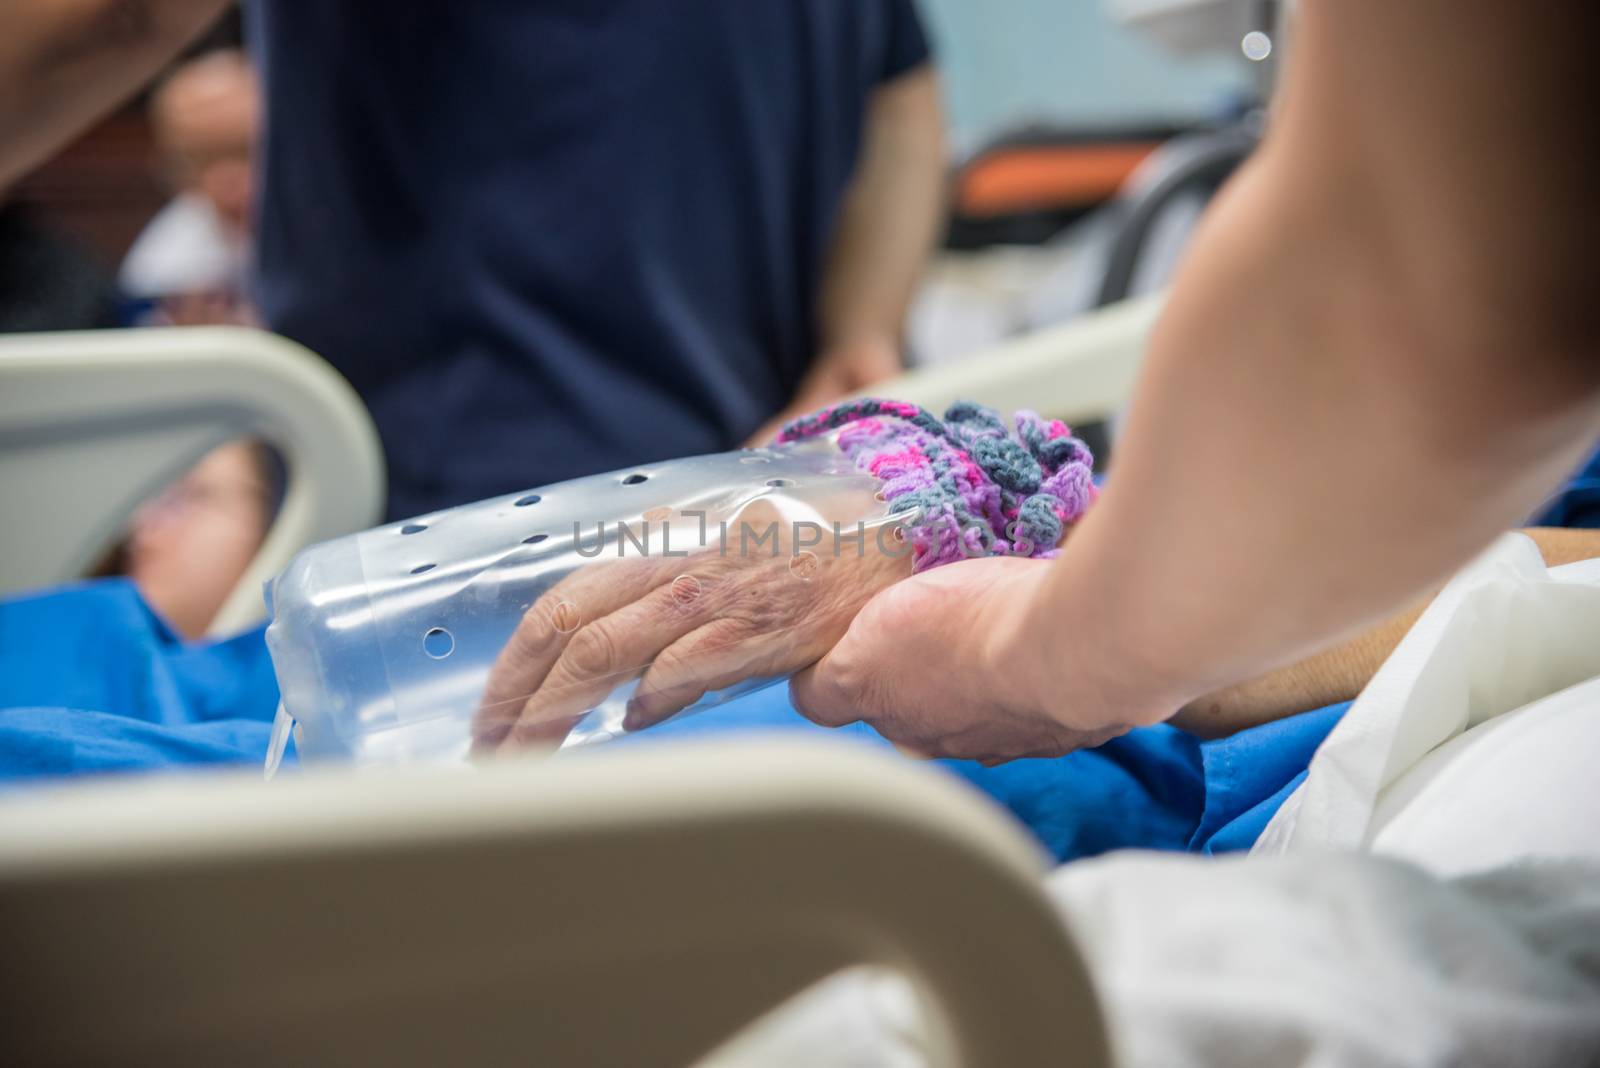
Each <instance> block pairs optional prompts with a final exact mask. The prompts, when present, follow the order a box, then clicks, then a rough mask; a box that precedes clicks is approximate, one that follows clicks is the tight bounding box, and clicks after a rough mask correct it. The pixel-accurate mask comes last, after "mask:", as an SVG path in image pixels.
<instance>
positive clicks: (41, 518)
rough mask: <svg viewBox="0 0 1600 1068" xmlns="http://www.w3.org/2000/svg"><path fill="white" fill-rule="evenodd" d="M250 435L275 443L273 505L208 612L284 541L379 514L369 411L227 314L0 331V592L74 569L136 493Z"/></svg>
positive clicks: (46, 581)
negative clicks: (219, 320) (262, 530)
mask: <svg viewBox="0 0 1600 1068" xmlns="http://www.w3.org/2000/svg"><path fill="white" fill-rule="evenodd" d="M241 437H252V438H258V439H260V440H262V441H265V442H266V443H267V444H268V445H270V446H271V447H272V448H273V449H275V450H277V452H278V453H279V455H281V456H282V458H283V460H284V464H285V467H286V476H287V477H286V485H285V492H284V496H283V501H282V504H281V506H280V508H279V509H278V515H277V519H276V521H275V522H274V524H273V526H272V529H271V530H270V531H269V532H268V534H267V536H266V538H265V540H264V541H263V543H262V545H261V547H260V549H259V550H258V551H257V553H256V556H255V559H254V560H253V561H252V562H251V563H250V565H249V567H248V568H247V569H246V571H245V574H244V576H243V577H242V578H241V579H240V581H239V582H238V583H237V584H236V586H235V588H234V590H233V592H232V593H231V594H230V596H229V597H228V599H227V601H226V602H225V603H224V604H223V606H222V609H221V610H220V611H219V613H218V614H217V617H216V619H215V620H214V621H213V623H212V625H211V632H212V633H213V634H226V633H231V632H233V631H237V630H240V629H243V628H244V627H246V626H249V625H250V624H252V623H255V622H257V621H258V620H260V619H261V618H262V617H263V615H264V614H265V613H264V607H263V604H262V598H261V589H262V585H263V583H265V582H266V580H267V579H269V578H271V577H272V576H274V575H276V574H277V573H278V572H279V571H281V570H282V569H283V567H284V565H286V564H287V563H288V561H289V558H290V557H291V556H292V555H294V553H295V552H297V551H298V550H299V549H301V548H302V547H304V546H305V545H307V544H310V543H312V542H316V541H321V540H323V539H325V538H331V537H334V536H336V535H340V534H348V533H351V532H353V531H357V530H361V529H364V528H366V527H369V526H371V525H373V524H374V523H376V522H378V521H379V520H380V519H381V518H382V516H383V494H384V466H383V453H382V450H381V447H380V445H379V442H378V436H377V432H376V430H375V429H374V428H373V425H372V420H371V419H370V418H369V417H368V415H367V411H366V408H365V407H364V406H363V405H362V404H361V401H360V399H359V398H358V397H357V396H356V395H355V392H354V391H353V390H352V389H351V388H350V386H349V385H348V384H347V383H346V382H345V381H344V379H342V378H341V377H339V375H338V374H337V373H336V372H335V371H334V370H333V369H332V368H331V367H329V366H328V365H327V364H326V363H324V362H323V361H322V360H320V359H318V358H317V357H316V356H314V355H312V354H311V353H310V352H308V351H307V350H306V349H304V348H302V347H301V346H299V345H297V344H295V343H294V342H292V341H289V340H288V339H286V338H282V337H279V336H277V335H274V334H269V333H266V332H264V331H261V330H251V329H246V328H242V327H226V326H207V327H173V328H163V329H148V330H96V331H83V332H75V333H57V334H17V335H11V336H8V337H3V338H0V508H3V510H4V514H5V516H6V525H5V531H4V535H3V545H4V551H3V552H0V595H4V594H6V593H10V592H14V591H18V590H23V589H29V588H34V587H43V586H54V585H57V584H59V583H62V582H68V581H71V580H73V579H76V578H80V577H82V576H84V575H85V574H86V573H87V572H88V571H89V570H90V569H91V568H93V567H94V565H95V563H96V561H97V560H99V559H101V558H103V557H104V556H105V554H106V553H107V552H108V551H109V550H110V549H111V548H112V547H113V545H114V544H115V543H116V541H117V540H118V539H119V538H120V537H121V536H122V535H123V532H124V531H125V529H126V526H127V521H128V519H129V517H130V516H131V515H132V513H133V511H134V509H135V508H137V507H138V505H139V504H140V503H141V502H142V501H144V500H146V499H147V498H149V497H151V496H152V495H154V494H155V493H157V492H159V491H160V490H161V489H162V488H163V487H164V486H166V485H167V484H169V483H170V482H172V480H174V479H175V478H177V477H178V476H179V475H181V474H182V473H183V472H184V471H185V470H187V469H188V468H189V467H190V466H191V465H192V464H193V463H194V462H195V461H197V460H199V459H200V458H201V457H202V456H203V455H205V453H207V452H208V451H209V450H211V449H212V448H214V447H215V446H217V445H219V444H221V443H223V442H225V441H228V440H231V439H235V438H241Z"/></svg>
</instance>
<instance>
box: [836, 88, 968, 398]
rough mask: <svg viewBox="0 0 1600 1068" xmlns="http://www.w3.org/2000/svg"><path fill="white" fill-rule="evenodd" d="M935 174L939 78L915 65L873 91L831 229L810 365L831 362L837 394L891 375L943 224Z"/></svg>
mask: <svg viewBox="0 0 1600 1068" xmlns="http://www.w3.org/2000/svg"><path fill="white" fill-rule="evenodd" d="M944 175H945V159H944V134H943V118H942V114H941V111H940V107H939V81H938V77H937V75H936V74H935V72H934V69H933V67H932V66H931V65H928V64H923V65H922V66H920V67H918V68H916V69H915V70H912V71H910V72H909V73H906V74H902V75H900V76H899V77H898V78H896V79H894V80H893V81H891V82H889V83H887V84H885V85H883V86H881V87H879V88H878V89H877V90H876V91H875V92H874V93H873V96H872V99H871V102H870V103H869V105H868V108H867V114H866V119H865V124H864V127H863V130H862V139H861V152H860V158H859V160H858V162H857V164H856V169H855V174H854V176H853V177H852V179H851V182H850V187H849V189H848V191H847V192H846V194H845V198H844V202H843V204H842V206H841V208H840V212H839V219H838V222H837V223H836V224H835V227H834V233H833V238H832V243H831V247H830V251H829V257H828V264H827V268H826V271H825V272H824V276H823V280H822V288H821V292H820V295H819V298H818V328H819V332H820V338H821V353H820V355H819V357H818V360H819V364H828V363H829V362H830V361H832V362H834V363H836V364H837V367H836V368H835V370H836V371H837V372H838V373H839V377H840V378H841V380H842V381H843V382H844V384H845V387H846V389H859V388H862V387H864V386H867V385H870V384H871V382H872V381H873V380H875V378H882V377H887V376H888V375H891V374H894V373H895V372H896V371H897V370H898V369H899V355H898V352H899V344H900V337H901V332H902V327H903V325H904V322H905V316H906V309H907V307H908V306H909V305H910V303H911V295H912V293H913V291H914V290H915V289H916V285H917V281H918V279H919V278H921V276H922V271H923V268H924V266H925V264H926V262H927V258H928V254H929V252H930V251H931V250H932V248H933V244H934V241H935V240H936V239H937V237H938V232H939V226H940V224H941V222H942V220H943V218H944ZM885 353H887V356H888V359H887V360H885V358H884V354H885ZM831 399H835V398H825V400H831Z"/></svg>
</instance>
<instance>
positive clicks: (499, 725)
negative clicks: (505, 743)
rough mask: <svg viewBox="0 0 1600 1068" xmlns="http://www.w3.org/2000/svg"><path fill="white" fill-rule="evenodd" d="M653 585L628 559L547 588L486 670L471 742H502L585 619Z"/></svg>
mask: <svg viewBox="0 0 1600 1068" xmlns="http://www.w3.org/2000/svg"><path fill="white" fill-rule="evenodd" d="M657 581H660V577H659V575H658V573H657V569H656V568H655V567H654V566H653V561H652V562H650V563H648V564H647V562H646V561H643V560H637V561H635V560H630V561H625V562H621V563H608V564H605V565H601V566H590V567H586V568H582V569H580V570H578V571H575V572H573V573H572V574H571V575H568V576H567V577H566V578H564V579H562V580H561V581H560V582H558V583H556V584H555V585H554V586H552V587H550V589H548V590H546V591H545V592H544V593H543V594H542V595H541V596H540V597H539V599H538V600H536V601H535V602H534V603H533V605H532V606H531V607H530V608H529V609H528V610H527V611H526V612H524V613H523V616H522V619H521V620H519V621H518V622H517V627H516V630H514V631H513V632H512V634H511V638H510V639H509V640H508V641H507V642H506V644H505V646H504V647H503V648H502V649H501V650H500V654H499V655H498V656H497V657H495V662H494V665H493V666H492V667H491V668H490V669H489V680H488V682H487V683H486V684H485V686H484V691H483V696H482V697H481V698H480V699H479V702H478V711H477V714H476V715H475V716H474V717H473V731H472V733H473V738H474V740H475V741H474V744H475V745H477V746H478V747H480V748H493V747H494V746H495V745H497V744H499V743H500V742H501V741H502V740H504V738H505V736H506V734H507V733H508V732H509V731H510V730H511V728H512V726H513V725H514V724H515V723H516V721H517V719H518V717H519V716H520V714H521V711H522V706H523V704H524V702H525V701H526V700H527V698H528V695H529V694H532V693H534V692H535V691H536V690H538V689H539V687H540V685H541V684H542V683H543V682H544V679H545V677H546V676H547V675H548V674H549V673H550V669H551V668H552V667H554V666H555V664H556V661H557V660H559V659H560V657H561V654H562V653H563V652H564V651H565V650H566V648H567V645H568V644H569V643H570V641H571V640H572V637H573V635H575V634H576V633H578V631H579V630H580V629H581V628H582V625H583V622H584V620H585V618H587V619H590V620H594V619H600V618H603V617H605V616H606V615H609V614H610V613H611V612H613V611H615V610H616V609H618V608H621V607H622V606H623V605H626V604H629V603H631V602H633V601H636V600H638V599H639V598H640V597H641V596H643V595H645V594H646V593H647V592H648V591H649V590H650V588H651V585H652V583H654V582H657Z"/></svg>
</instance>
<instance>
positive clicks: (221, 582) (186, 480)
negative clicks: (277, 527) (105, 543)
mask: <svg viewBox="0 0 1600 1068" xmlns="http://www.w3.org/2000/svg"><path fill="white" fill-rule="evenodd" d="M277 472H278V465H277V460H276V458H275V457H274V456H273V455H272V454H271V453H270V451H269V450H268V449H267V448H266V447H265V446H263V445H260V444H258V443H256V442H252V441H232V442H229V443H228V444H226V445H221V446H219V447H217V448H216V449H213V450H212V451H211V452H210V453H208V454H207V455H206V457H205V459H203V460H201V461H200V462H199V463H198V464H196V465H195V466H194V467H193V468H192V469H190V471H189V472H188V473H187V474H185V475H184V476H183V477H182V478H180V479H178V481H176V482H174V483H173V484H172V485H171V486H168V487H167V488H166V489H165V490H163V491H162V492H161V493H160V494H158V495H157V496H156V497H154V498H152V499H151V500H149V501H146V502H145V503H144V505H142V506H141V507H140V508H139V510H138V511H137V512H135V513H134V516H133V520H132V522H131V523H130V524H129V526H128V536H127V539H126V540H125V541H124V542H123V544H122V546H121V547H120V549H119V550H118V553H117V558H116V559H115V560H114V561H113V562H112V565H111V567H110V568H109V570H114V571H120V572H121V573H123V574H126V575H127V576H128V577H129V578H131V579H132V580H133V582H134V585H136V586H138V587H139V593H140V594H141V595H142V596H143V597H144V599H145V602H146V603H147V604H149V605H150V607H151V608H152V609H154V610H155V612H156V614H157V615H159V616H161V618H162V619H164V620H166V621H167V623H168V624H170V625H171V626H172V629H173V630H175V631H177V632H178V633H179V634H181V635H183V636H184V637H186V638H198V637H200V636H201V635H203V634H205V632H206V629H207V628H208V627H209V626H210V625H211V621H212V620H213V619H215V618H216V615H217V612H218V611H219V610H220V609H221V608H222V605H223V602H224V601H226V600H227V598H228V595H229V594H230V593H232V592H233V588H234V586H236V585H237V584H238V582H239V576H240V575H242V574H244V570H245V568H246V567H248V566H249V564H250V561H251V560H252V559H253V558H254V557H255V554H256V551H257V550H258V549H259V548H260V547H261V540H262V538H263V537H265V535H266V531H267V528H268V526H269V525H270V524H271V521H272V515H273V510H274V509H275V507H276V504H277V497H278V482H279V481H280V479H279V476H278V473H277Z"/></svg>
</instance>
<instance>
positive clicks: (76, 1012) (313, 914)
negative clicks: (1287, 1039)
mask: <svg viewBox="0 0 1600 1068" xmlns="http://www.w3.org/2000/svg"><path fill="white" fill-rule="evenodd" d="M1045 868H1046V858H1045V857H1044V856H1043V855H1042V854H1041V853H1040V851H1039V849H1038V847H1037V846H1036V845H1034V844H1033V843H1032V842H1031V840H1029V839H1027V838H1026V837H1025V835H1024V834H1023V832H1022V831H1021V830H1020V829H1019V828H1018V827H1016V826H1015V825H1014V824H1013V823H1011V822H1010V821H1009V820H1008V819H1007V818H1006V817H1005V815H1004V814H1003V813H1002V812H1001V811H1000V810H998V809H996V808H994V807H993V806H991V805H990V804H987V803H985V802H983V801H982V800H980V799H978V798H977V797H976V796H975V795H973V794H971V793H969V792H968V791H967V790H966V789H965V788H964V787H962V786H960V785H958V784H957V783H956V782H954V781H953V780H950V779H947V778H945V777H943V776H942V775H940V774H938V773H936V772H934V771H932V770H929V769H926V768H921V767H916V766H914V765H910V764H908V763H907V762H905V761H903V760H895V759H892V758H891V757H889V756H886V755H883V754H879V753H875V752H871V751H869V750H867V749H866V748H864V747H860V746H858V745H852V744H848V743H842V742H827V743H824V742H817V741H805V742H800V741H795V740H783V741H775V740H766V741H748V740H747V741H740V742H731V741H722V742H710V743H707V742H699V743H687V744H686V743H682V742H678V743H662V744H659V745H655V746H650V747H639V748H632V749H630V748H613V749H609V750H601V751H598V752H595V753H592V754H586V755H583V756H578V757H564V758H558V759H555V760H551V761H549V762H547V763H542V764H541V763H537V758H533V759H532V760H529V759H528V758H521V759H514V760H510V761H506V762H502V763H499V764H496V765H491V766H488V767H486V768H484V769H482V770H481V772H480V773H478V774H462V773H460V772H439V771H434V772H406V773H402V772H395V771H388V772H381V773H372V772H368V773H365V774H363V773H359V772H354V771H348V770H339V771H333V772H316V773H311V772H307V773H303V774H300V775H297V776H291V777H290V778H288V779H279V780H277V781H275V782H272V783H264V782H262V781H260V777H259V776H253V777H248V778H247V777H243V776H240V775H238V774H210V775H192V776H183V777H169V778H164V779H155V780H151V779H141V780H120V781H115V780H114V781H100V782H80V783H76V784H72V785H68V786H65V787H59V788H55V789H53V790H47V791H35V792H30V793H27V794H12V795H10V796H9V797H6V798H3V799H0V944H3V945H5V946H6V957H7V962H6V971H7V974H8V982H7V983H5V984H4V986H3V991H0V1059H3V1060H5V1061H7V1062H8V1063H16V1064H37V1065H46V1064H63V1063H72V1064H109V1063H115V1064H118V1065H147V1064H148V1065H157V1064H159V1065H185V1064H230V1065H249V1064H300V1065H317V1064H329V1065H333V1064H341V1065H342V1064H387V1065H397V1066H406V1065H424V1064H445V1063H450V1064H470V1065H474V1066H492V1065H500V1064H547V1065H561V1066H563V1068H586V1066H592V1068H617V1066H621V1065H627V1066H629V1068H650V1066H656V1065H662V1066H666V1065H672V1066H682V1065H687V1064H691V1063H696V1062H697V1060H698V1059H699V1058H701V1057H703V1056H704V1055H705V1054H707V1053H708V1051H711V1050H713V1048H714V1047H715V1046H716V1045H717V1044H718V1043H720V1042H722V1041H723V1040H724V1039H725V1038H726V1037H727V1036H728V1035H729V1034H730V1033H732V1032H734V1031H735V1029H736V1028H738V1027H740V1026H741V1025H744V1024H746V1023H748V1022H749V1021H751V1020H752V1019H754V1018H756V1017H757V1016H759V1015H760V1014H762V1013H764V1012H766V1011H767V1010H769V1009H771V1008H772V1007H774V1006H776V1005H778V1004H779V1003H781V1002H783V1001H784V1000H785V999H787V998H788V997H789V996H790V995H792V994H795V993H797V992H799V991H800V990H802V989H804V988H805V987H807V986H809V985H810V984H811V983H813V982H815V981H817V980H820V979H822V978H824V977H825V976H827V975H829V974H832V973H834V972H837V971H838V970H840V969H842V968H845V967H847V966H851V965H857V964H873V965H881V966H886V967H888V968H891V969H894V970H895V971H897V972H899V973H902V974H904V975H906V976H908V977H909V978H910V979H911V980H912V981H913V983H914V985H915V987H916V988H917V989H918V990H919V991H920V992H921V994H922V995H923V997H922V998H921V1001H922V1003H923V1010H924V1011H923V1014H922V1015H923V1019H924V1021H925V1022H926V1024H927V1027H926V1029H925V1032H924V1034H923V1036H922V1039H921V1040H922V1041H924V1042H925V1043H926V1045H927V1049H928V1051H929V1054H930V1056H929V1063H930V1064H931V1065H934V1066H937V1068H958V1066H977V1065H983V1066H994V1065H1038V1064H1063V1065H1081V1066H1084V1068H1100V1066H1103V1065H1106V1064H1107V1063H1108V1058H1109V1052H1108V1048H1107V1038H1106V1031H1105V1027H1104V1024H1103V1021H1102V1018H1101V1014H1100V1010H1099V1008H1098V1004H1097V1001H1096V997H1095V994H1094V991H1093V989H1092V987H1091V985H1090V982H1089V979H1088V976H1087V973H1086V971H1085V968H1084V964H1083V962H1082V959H1081V958H1080V956H1079V954H1078V951H1077V949H1076V945H1075V943H1074V941H1073V939H1072V937H1071V934H1070V932H1069V931H1068V930H1067V929H1066V928H1065V927H1064V926H1063V924H1062V921H1061V919H1060V918H1059V916H1058V915H1057V913H1056V911H1055V910H1054V909H1053V908H1052V907H1051V905H1050V903H1049V901H1048V900H1047V898H1046V897H1045V895H1044V893H1043V890H1042V885H1041V882H1040V876H1041V875H1042V874H1043V872H1044V871H1045Z"/></svg>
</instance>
